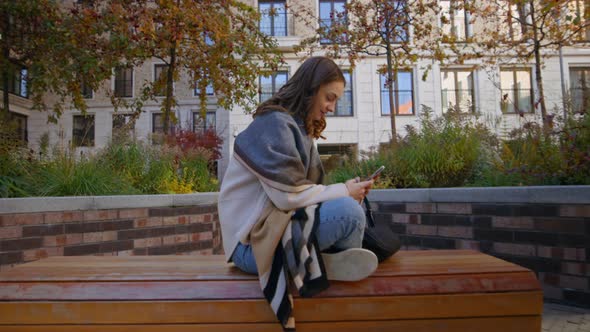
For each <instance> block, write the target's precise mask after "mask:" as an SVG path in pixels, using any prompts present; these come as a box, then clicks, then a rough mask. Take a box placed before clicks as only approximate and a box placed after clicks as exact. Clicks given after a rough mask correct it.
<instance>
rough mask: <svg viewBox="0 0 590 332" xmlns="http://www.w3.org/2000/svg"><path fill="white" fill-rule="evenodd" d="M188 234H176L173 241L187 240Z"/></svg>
mask: <svg viewBox="0 0 590 332" xmlns="http://www.w3.org/2000/svg"><path fill="white" fill-rule="evenodd" d="M188 241H189V239H188V234H177V235H175V236H174V242H175V243H182V242H188Z"/></svg>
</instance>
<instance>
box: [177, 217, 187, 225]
mask: <svg viewBox="0 0 590 332" xmlns="http://www.w3.org/2000/svg"><path fill="white" fill-rule="evenodd" d="M188 220H189V219H188V217H187V216H179V217H178V223H179V224H180V225H185V224H188Z"/></svg>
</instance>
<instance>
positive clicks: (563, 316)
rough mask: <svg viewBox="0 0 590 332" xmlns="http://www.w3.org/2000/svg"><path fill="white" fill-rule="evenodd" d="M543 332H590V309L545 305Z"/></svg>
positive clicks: (552, 304)
mask: <svg viewBox="0 0 590 332" xmlns="http://www.w3.org/2000/svg"><path fill="white" fill-rule="evenodd" d="M542 332H590V309H584V308H577V307H569V306H564V305H560V304H554V303H545V304H544V305H543V329H542Z"/></svg>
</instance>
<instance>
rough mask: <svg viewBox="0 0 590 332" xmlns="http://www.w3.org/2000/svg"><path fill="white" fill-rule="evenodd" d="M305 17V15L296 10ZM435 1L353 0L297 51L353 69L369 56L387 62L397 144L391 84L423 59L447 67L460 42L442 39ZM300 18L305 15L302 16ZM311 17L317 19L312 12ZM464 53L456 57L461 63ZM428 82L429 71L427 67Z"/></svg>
mask: <svg viewBox="0 0 590 332" xmlns="http://www.w3.org/2000/svg"><path fill="white" fill-rule="evenodd" d="M293 11H298V12H302V11H301V10H293ZM440 12H441V7H440V6H439V5H438V3H437V1H436V0H407V1H401V0H399V1H397V0H371V1H367V0H350V1H347V2H346V4H344V5H343V7H342V10H334V11H333V12H332V13H330V15H329V17H328V16H326V15H325V14H321V15H320V16H322V15H324V16H323V17H319V18H318V20H319V22H320V24H319V27H318V28H317V29H316V31H315V34H314V35H313V36H311V37H309V38H306V39H304V40H303V41H302V42H301V43H300V45H299V46H298V47H297V51H306V52H308V53H309V54H313V53H314V52H315V51H316V49H318V48H321V49H323V50H324V51H326V52H327V55H328V56H331V57H335V58H341V57H344V58H346V59H347V60H348V61H349V63H350V65H351V66H352V67H354V66H355V63H356V62H358V61H359V60H360V59H362V58H363V57H364V56H383V55H384V56H386V59H387V65H386V66H384V67H382V68H380V69H379V73H380V74H386V75H387V82H386V85H387V87H388V90H389V107H390V110H389V111H390V118H391V130H392V138H393V139H394V140H395V139H396V136H397V134H396V133H397V131H396V123H395V116H396V108H395V105H396V103H395V100H394V92H393V85H392V83H393V82H394V81H395V80H396V76H397V74H398V71H400V70H409V69H410V68H411V67H412V66H413V65H414V64H415V63H417V62H418V60H419V59H421V58H432V59H435V60H437V61H441V62H442V61H445V60H446V59H449V57H450V56H451V55H453V52H452V50H453V47H454V44H455V40H453V39H452V38H442V37H441V36H443V31H441V29H440V28H439V27H438V24H437V17H438V15H439V13H440ZM300 15H301V14H300ZM306 15H307V16H310V15H312V14H311V11H310V10H308V11H307V14H306ZM461 54H462V53H461V52H455V54H454V55H455V56H456V60H457V61H460V59H459V58H460V57H461ZM424 69H425V72H424V76H423V78H425V77H426V75H427V74H428V72H429V70H430V65H428V66H426V67H425V68H424Z"/></svg>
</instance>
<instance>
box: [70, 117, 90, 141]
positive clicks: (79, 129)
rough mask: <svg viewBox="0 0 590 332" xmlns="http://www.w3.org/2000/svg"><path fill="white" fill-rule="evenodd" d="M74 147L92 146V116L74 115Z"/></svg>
mask: <svg viewBox="0 0 590 332" xmlns="http://www.w3.org/2000/svg"><path fill="white" fill-rule="evenodd" d="M72 139H73V144H74V146H94V115H74V128H73V132H72Z"/></svg>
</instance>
